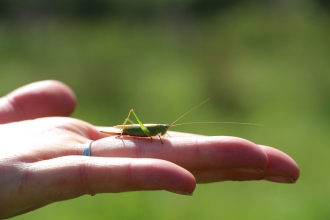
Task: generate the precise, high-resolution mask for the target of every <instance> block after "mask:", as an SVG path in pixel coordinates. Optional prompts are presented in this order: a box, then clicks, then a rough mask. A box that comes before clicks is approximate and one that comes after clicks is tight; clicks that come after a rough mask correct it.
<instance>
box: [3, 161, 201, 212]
mask: <svg viewBox="0 0 330 220" xmlns="http://www.w3.org/2000/svg"><path fill="white" fill-rule="evenodd" d="M19 171H20V174H19V175H15V177H13V178H21V181H18V182H19V187H18V189H17V190H12V189H11V187H13V185H5V184H3V186H2V188H3V189H4V190H3V193H2V195H1V197H2V198H6V203H5V204H2V205H0V207H1V206H6V207H2V209H1V210H6V212H7V215H6V213H1V214H2V217H3V216H8V215H9V214H10V215H14V214H13V213H17V212H21V211H22V209H21V207H24V210H31V209H33V208H34V207H38V206H39V205H43V204H49V203H52V202H56V201H61V200H67V199H72V198H75V197H79V196H82V195H84V194H91V195H93V194H97V193H117V192H127V191H140V190H168V191H171V192H175V193H179V194H183V195H191V194H192V192H193V191H194V189H195V184H196V181H195V178H194V176H193V175H192V174H191V173H189V172H188V171H187V170H185V169H183V168H181V167H179V166H177V165H175V164H173V163H171V162H168V161H163V160H156V159H131V158H101V157H84V156H66V157H59V158H54V159H50V160H43V161H39V162H36V163H33V164H31V165H27V166H26V165H25V166H22V167H20V169H19ZM22 195H24V197H22ZM22 198H24V199H22Z"/></svg>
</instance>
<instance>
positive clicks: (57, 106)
mask: <svg viewBox="0 0 330 220" xmlns="http://www.w3.org/2000/svg"><path fill="white" fill-rule="evenodd" d="M75 105H76V97H75V94H74V92H73V91H72V90H71V89H70V88H69V87H68V86H67V85H65V84H64V83H62V82H59V81H56V80H45V81H40V82H35V83H31V84H28V85H25V86H23V87H20V88H18V89H16V90H14V91H13V92H11V93H9V94H8V95H7V96H6V97H4V98H2V99H1V101H0V123H8V122H14V121H20V120H26V119H34V118H39V117H47V116H68V115H70V114H71V113H72V112H73V110H74V108H75Z"/></svg>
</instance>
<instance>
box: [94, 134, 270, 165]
mask: <svg viewBox="0 0 330 220" xmlns="http://www.w3.org/2000/svg"><path fill="white" fill-rule="evenodd" d="M162 142H163V144H162V143H161V142H160V140H159V139H157V138H154V139H153V141H152V142H151V141H150V139H149V138H137V137H127V136H123V137H121V138H115V137H114V136H112V137H107V138H103V139H100V140H98V141H96V142H94V143H93V149H92V155H93V156H102V157H130V158H157V159H162V160H167V161H171V162H173V163H175V164H177V165H179V166H182V167H184V168H185V169H188V170H189V171H198V170H218V169H237V170H244V171H248V172H262V171H263V170H265V169H266V167H267V164H268V158H267V155H266V153H265V151H264V150H263V149H262V148H261V147H259V146H258V145H256V144H254V143H252V142H250V141H247V140H244V139H241V138H236V137H221V136H217V137H203V136H196V137H193V136H192V137H170V138H163V139H162Z"/></svg>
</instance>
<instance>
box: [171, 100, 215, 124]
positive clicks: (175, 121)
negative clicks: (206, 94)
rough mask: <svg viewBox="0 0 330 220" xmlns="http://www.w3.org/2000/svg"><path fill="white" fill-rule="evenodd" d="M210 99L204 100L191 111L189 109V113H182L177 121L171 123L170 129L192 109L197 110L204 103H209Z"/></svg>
mask: <svg viewBox="0 0 330 220" xmlns="http://www.w3.org/2000/svg"><path fill="white" fill-rule="evenodd" d="M209 100H210V98H208V99H206V100H205V101H204V102H202V103H200V104H198V105H196V106H195V107H193V108H192V109H190V110H189V111H187V112H186V113H184V114H183V115H181V116H180V117H179V118H178V119H176V120H175V121H174V122H172V124H170V125H171V127H172V126H173V125H174V123H175V122H177V121H179V120H180V119H181V118H182V117H183V116H185V115H187V114H188V113H189V112H191V111H193V110H194V109H196V108H198V107H199V106H201V105H203V104H204V103H205V102H207V101H209Z"/></svg>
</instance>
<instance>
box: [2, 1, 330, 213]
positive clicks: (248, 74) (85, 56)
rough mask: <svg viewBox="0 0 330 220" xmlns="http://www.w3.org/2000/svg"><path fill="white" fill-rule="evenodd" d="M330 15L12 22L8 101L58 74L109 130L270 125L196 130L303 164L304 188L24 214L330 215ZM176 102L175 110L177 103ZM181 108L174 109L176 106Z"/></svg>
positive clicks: (85, 114) (265, 185)
mask: <svg viewBox="0 0 330 220" xmlns="http://www.w3.org/2000/svg"><path fill="white" fill-rule="evenodd" d="M329 22H330V19H329V15H327V14H325V13H324V12H322V11H317V12H316V11H313V10H311V11H301V12H299V11H298V12H296V11H289V12H288V13H287V12H286V13H284V11H282V10H281V9H276V10H270V9H269V8H262V7H243V6H241V7H240V6H238V7H236V8H234V9H233V10H230V11H227V12H223V13H220V14H218V15H216V16H213V17H209V18H207V19H200V20H195V19H186V20H175V21H172V20H170V21H168V20H165V21H164V20H163V19H160V20H157V19H155V20H154V21H152V22H148V23H144V22H140V21H133V20H127V19H114V18H113V19H109V20H102V21H98V22H95V21H94V22H87V21H61V20H59V21H55V22H48V23H46V24H28V25H24V26H21V25H18V24H15V25H12V24H8V23H0V39H1V44H0V51H1V53H0V69H1V88H0V94H2V95H4V94H6V93H7V92H9V91H11V90H12V89H14V88H17V87H19V86H22V85H24V84H27V83H30V82H33V81H37V80H43V79H50V78H51V79H57V80H61V81H63V82H65V83H67V84H68V85H69V86H71V87H72V88H73V90H74V91H75V92H76V94H77V97H78V108H77V110H76V112H75V113H74V114H73V117H77V118H81V119H83V120H86V121H88V122H90V123H93V124H97V125H115V124H120V123H122V121H123V119H124V118H125V117H126V115H127V113H128V110H129V109H131V108H132V107H134V109H135V110H136V111H137V112H138V114H139V117H140V119H141V120H142V121H143V122H145V123H147V122H155V123H171V122H172V121H174V120H175V119H176V118H177V117H179V116H180V115H181V114H183V113H184V112H185V111H187V110H188V109H190V108H191V107H193V106H195V105H196V104H198V103H200V102H201V101H203V100H205V99H207V98H209V97H210V98H211V101H209V102H208V103H207V104H205V105H203V106H202V107H200V108H198V109H196V110H195V111H194V112H192V113H191V114H189V115H187V116H186V117H185V118H184V119H182V121H181V122H189V121H237V122H251V123H262V124H266V125H267V126H266V128H264V127H262V128H260V127H255V126H240V125H212V126H211V125H206V126H201V125H192V126H182V127H179V126H178V127H175V129H177V130H180V131H187V132H194V133H202V134H205V135H232V136H240V137H243V138H246V139H249V140H252V141H254V142H257V143H260V144H265V145H270V146H273V147H276V148H278V149H280V150H282V151H284V152H286V153H288V154H289V155H290V156H292V157H293V158H294V159H295V160H296V161H297V163H298V164H299V166H300V169H301V178H300V179H299V181H298V182H297V184H295V185H284V184H275V183H270V182H265V181H259V182H242V183H238V182H223V183H214V184H206V185H198V187H197V189H196V192H195V194H194V196H192V197H184V196H179V195H174V194H170V193H167V192H130V193H120V194H104V195H96V196H95V197H90V196H83V197H81V198H78V199H74V200H70V201H65V202H59V203H55V204H51V205H49V206H47V207H45V208H42V209H39V210H37V211H34V212H31V213H28V214H26V215H22V216H18V217H16V218H14V219H32V218H34V219H41V218H47V219H59V218H62V217H63V218H65V219H69V218H70V219H90V218H96V219H103V218H114V219H142V218H144V219H182V218H190V219H219V218H221V219H279V218H280V219H326V218H328V217H329V216H330V211H329V209H328V202H329V199H328V198H327V195H328V194H329V193H330V187H328V182H329V181H330V176H329V175H328V170H327V166H328V162H327V161H328V156H327V155H329V153H330V150H329V147H328V146H329V142H330V140H329V139H330V138H329V133H330V126H329V123H328V121H329V117H330V104H329V103H330V102H329V98H330V95H329V94H330V74H329V71H330V64H329V57H330V56H329V55H330V50H329V49H330V43H329V40H328V36H329V34H330V33H329V32H330V30H329V28H328V27H329ZM173 105H174V106H175V107H174V108H173V107H172V106H173ZM169 106H171V107H169Z"/></svg>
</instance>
